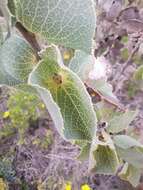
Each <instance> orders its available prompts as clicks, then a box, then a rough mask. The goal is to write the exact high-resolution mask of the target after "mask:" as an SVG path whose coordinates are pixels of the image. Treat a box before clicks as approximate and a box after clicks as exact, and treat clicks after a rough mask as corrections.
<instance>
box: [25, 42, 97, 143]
mask: <svg viewBox="0 0 143 190" xmlns="http://www.w3.org/2000/svg"><path fill="white" fill-rule="evenodd" d="M29 84H31V85H36V86H37V87H38V88H39V87H40V88H39V90H38V91H39V92H40V94H41V96H42V99H43V100H44V102H45V103H46V102H47V101H48V97H47V96H46V93H49V92H50V93H51V95H52V98H53V100H54V101H55V102H56V103H57V105H58V106H59V108H60V111H61V114H62V117H63V121H64V129H63V130H64V135H65V137H66V138H67V139H78V140H91V139H92V137H93V135H94V133H95V130H96V116H95V113H94V110H93V106H92V103H91V99H90V96H89V95H88V93H87V91H86V88H85V87H84V85H83V83H82V82H81V80H80V79H79V78H78V76H76V74H74V73H73V72H72V71H70V70H69V69H67V68H66V67H65V66H64V65H63V64H62V60H61V56H60V53H59V50H58V49H57V47H55V46H51V47H49V48H48V49H47V51H46V53H45V55H44V56H43V60H42V61H41V62H40V63H39V65H38V66H37V67H36V69H35V70H34V71H33V72H32V73H31V75H30V78H29ZM46 106H47V109H48V110H49V108H50V107H49V106H48V103H47V104H46ZM51 106H52V105H51ZM50 109H52V108H50ZM55 124H56V127H57V128H59V127H62V126H59V124H58V122H57V123H56V122H55Z"/></svg>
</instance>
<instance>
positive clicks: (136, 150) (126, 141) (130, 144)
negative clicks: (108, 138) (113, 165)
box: [114, 135, 143, 168]
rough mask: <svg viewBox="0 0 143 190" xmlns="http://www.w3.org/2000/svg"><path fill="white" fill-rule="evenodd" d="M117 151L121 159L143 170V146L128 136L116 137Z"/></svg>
mask: <svg viewBox="0 0 143 190" xmlns="http://www.w3.org/2000/svg"><path fill="white" fill-rule="evenodd" d="M114 142H115V145H116V150H117V153H118V155H119V156H120V158H121V159H123V160H124V161H126V162H128V163H129V164H131V165H133V166H134V167H136V168H143V145H142V144H140V143H139V142H137V141H136V140H135V139H132V138H131V137H128V136H126V135H118V136H115V137H114Z"/></svg>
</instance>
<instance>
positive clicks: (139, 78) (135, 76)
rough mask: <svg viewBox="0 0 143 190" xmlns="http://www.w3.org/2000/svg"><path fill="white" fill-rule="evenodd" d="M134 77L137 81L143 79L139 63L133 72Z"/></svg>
mask: <svg viewBox="0 0 143 190" xmlns="http://www.w3.org/2000/svg"><path fill="white" fill-rule="evenodd" d="M134 79H135V80H137V81H143V65H141V66H140V67H139V68H138V69H137V70H136V72H135V73H134Z"/></svg>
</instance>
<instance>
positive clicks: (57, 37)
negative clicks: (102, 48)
mask: <svg viewBox="0 0 143 190" xmlns="http://www.w3.org/2000/svg"><path fill="white" fill-rule="evenodd" d="M16 8H17V9H16V10H17V18H18V20H19V21H20V22H22V24H23V25H24V26H25V27H26V28H27V29H28V30H30V31H31V32H34V33H37V34H40V35H41V36H42V37H44V38H45V39H47V40H48V42H51V43H54V44H61V45H64V46H65V47H70V48H73V49H81V50H84V51H85V52H88V53H90V52H91V47H92V39H93V36H94V32H95V25H96V23H95V10H94V6H93V1H92V0H85V1H83V0H72V1H71V0H62V1H61V0H41V1H40V0H34V1H33V0H16Z"/></svg>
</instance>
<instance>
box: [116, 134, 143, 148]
mask: <svg viewBox="0 0 143 190" xmlns="http://www.w3.org/2000/svg"><path fill="white" fill-rule="evenodd" d="M113 139H114V143H115V145H116V146H118V147H120V148H123V149H128V148H132V147H142V146H143V145H142V144H141V143H140V142H138V141H137V140H136V139H134V138H132V137H130V136H127V135H116V136H114V138H113Z"/></svg>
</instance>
